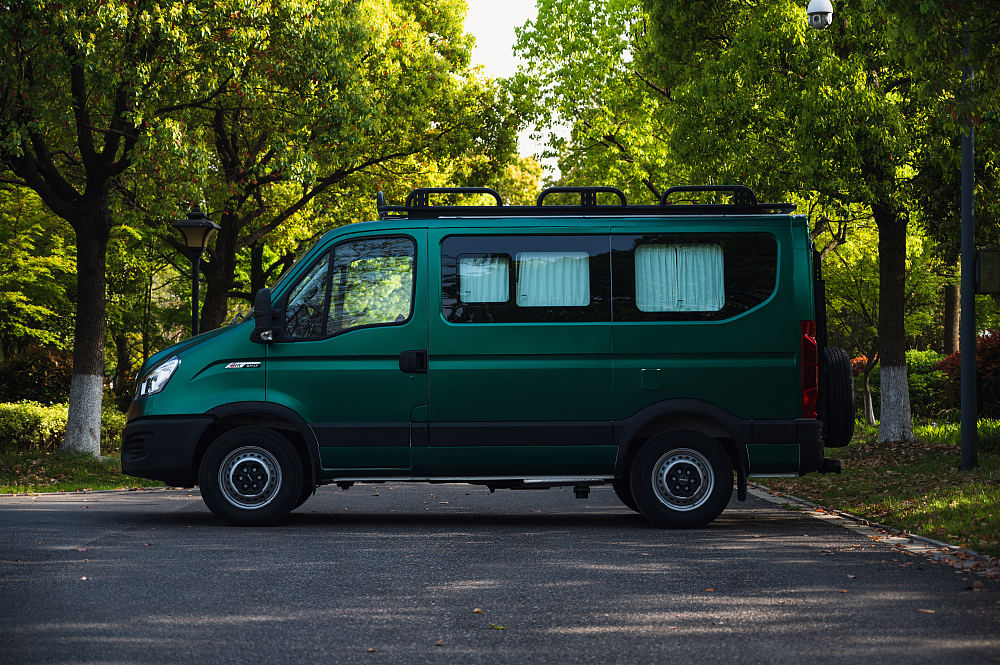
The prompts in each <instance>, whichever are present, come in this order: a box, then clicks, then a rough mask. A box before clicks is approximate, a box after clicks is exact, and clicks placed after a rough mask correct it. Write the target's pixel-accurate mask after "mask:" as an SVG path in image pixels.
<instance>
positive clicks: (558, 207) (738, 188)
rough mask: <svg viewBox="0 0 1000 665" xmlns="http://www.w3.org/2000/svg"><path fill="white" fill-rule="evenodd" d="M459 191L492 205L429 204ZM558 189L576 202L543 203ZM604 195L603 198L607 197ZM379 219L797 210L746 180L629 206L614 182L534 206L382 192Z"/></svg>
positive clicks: (479, 190)
mask: <svg viewBox="0 0 1000 665" xmlns="http://www.w3.org/2000/svg"><path fill="white" fill-rule="evenodd" d="M700 192H719V193H723V194H725V193H728V194H729V195H730V200H729V202H728V203H669V202H668V199H669V198H670V197H671V196H676V195H677V194H680V193H700ZM458 194H484V195H487V196H491V197H492V198H493V199H494V200H495V201H496V204H495V205H452V204H438V205H432V203H431V195H442V196H455V195H458ZM556 194H578V195H579V196H580V202H579V203H573V204H569V205H563V204H545V198H546V197H548V196H552V195H556ZM601 194H604V195H609V196H613V197H614V198H616V199H617V202H616V203H612V204H607V203H605V204H599V203H598V202H597V199H598V195H601ZM605 198H607V197H605ZM376 204H377V209H378V215H379V218H380V219H399V218H403V219H433V218H437V217H497V216H504V217H543V216H571V215H611V216H628V217H635V216H640V217H642V216H648V217H659V216H662V215H755V214H756V215H773V214H788V213H791V212H794V211H795V204H794V203H758V201H757V195H756V194H754V193H753V190H751V189H750V188H749V187H746V186H745V185H684V186H680V187H671V188H670V189H668V190H667V191H665V192H664V193H663V195H662V196H661V197H660V202H659V203H658V204H655V205H629V204H628V202H627V201H626V200H625V194H624V193H623V192H622V191H621V190H620V189H618V188H616V187H549V188H547V189H545V190H542V192H541V193H540V194H539V195H538V199H537V200H536V202H535V205H533V206H532V205H527V206H524V205H522V206H508V205H504V203H503V199H502V198H501V196H500V193H499V192H497V191H496V190H495V189H490V188H489V187H421V188H419V189H414V190H413V191H412V192H410V193H409V195H408V196H407V197H406V201H405V202H404V203H403V205H388V204H387V203H386V200H385V194H384V193H382V192H379V193H378V194H377V195H376Z"/></svg>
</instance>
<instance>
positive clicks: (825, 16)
mask: <svg viewBox="0 0 1000 665" xmlns="http://www.w3.org/2000/svg"><path fill="white" fill-rule="evenodd" d="M806 14H807V15H808V17H809V26H810V27H812V28H815V29H817V30H823V29H825V28H827V27H828V26H829V25H830V23H832V22H833V4H832V3H831V2H830V0H810V2H809V6H808V8H807V9H806ZM963 39H964V42H965V43H964V45H963V47H962V56H963V59H964V60H965V61H966V62H965V66H964V68H963V70H962V100H963V101H964V102H965V103H966V104H968V102H970V101H971V93H970V87H971V86H970V82H971V80H972V75H973V70H972V65H971V64H970V62H969V42H970V37H969V29H968V27H966V28H965V30H964V31H963ZM975 141H976V134H975V130H974V127H973V125H972V120H971V118H970V119H969V120H968V121H967V123H966V126H965V128H964V129H963V130H962V195H961V211H962V225H961V229H962V230H961V240H962V244H961V256H960V259H959V261H960V263H961V271H962V283H961V292H962V302H961V309H962V314H961V318H960V320H959V340H958V350H959V354H960V355H961V359H962V360H961V372H960V377H961V378H960V386H961V395H962V399H961V427H960V436H961V442H962V456H961V468H962V469H963V470H968V469H972V468H975V467H976V466H978V460H977V448H978V447H979V433H978V431H977V429H976V428H977V426H978V420H979V417H978V405H977V404H976V220H975V215H974V210H973V198H972V197H973V192H974V189H975V183H974V182H973V177H974V173H975V171H974V169H975V157H974V154H975Z"/></svg>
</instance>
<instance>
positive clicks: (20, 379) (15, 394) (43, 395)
mask: <svg viewBox="0 0 1000 665" xmlns="http://www.w3.org/2000/svg"><path fill="white" fill-rule="evenodd" d="M72 378H73V356H72V354H71V353H69V352H68V351H61V350H59V349H54V348H44V347H38V346H34V347H29V348H28V349H25V350H24V351H22V352H21V353H18V354H17V355H14V356H11V357H9V358H7V359H6V360H4V361H3V362H0V402H16V401H20V400H30V401H33V402H40V403H42V404H55V403H56V402H61V401H64V400H65V399H66V398H67V397H68V396H69V388H70V382H71V380H72Z"/></svg>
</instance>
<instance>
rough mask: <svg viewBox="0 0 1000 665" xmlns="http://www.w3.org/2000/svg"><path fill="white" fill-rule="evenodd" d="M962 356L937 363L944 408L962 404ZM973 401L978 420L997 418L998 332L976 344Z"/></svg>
mask: <svg viewBox="0 0 1000 665" xmlns="http://www.w3.org/2000/svg"><path fill="white" fill-rule="evenodd" d="M961 361H962V358H961V354H960V353H959V352H957V351H956V352H955V353H953V354H951V355H950V356H948V357H947V358H945V359H944V360H942V361H941V362H940V363H938V366H937V367H938V369H939V370H940V371H941V372H942V373H943V374H944V380H943V381H942V383H941V386H940V399H941V402H942V404H944V405H945V406H946V407H947V408H952V409H957V408H959V407H960V404H961V395H962V388H961V364H962V363H961ZM976 378H977V381H976V398H977V399H976V401H977V402H978V403H979V416H980V417H982V418H1000V329H998V330H991V331H989V332H987V333H984V334H983V335H980V336H979V338H978V339H977V340H976Z"/></svg>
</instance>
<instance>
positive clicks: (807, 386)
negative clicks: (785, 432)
mask: <svg viewBox="0 0 1000 665" xmlns="http://www.w3.org/2000/svg"><path fill="white" fill-rule="evenodd" d="M818 372H819V349H818V348H817V346H816V322H815V321H803V322H802V417H803V418H815V417H816V404H817V400H818V398H819V389H818V382H819V380H818V379H819V376H818Z"/></svg>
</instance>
